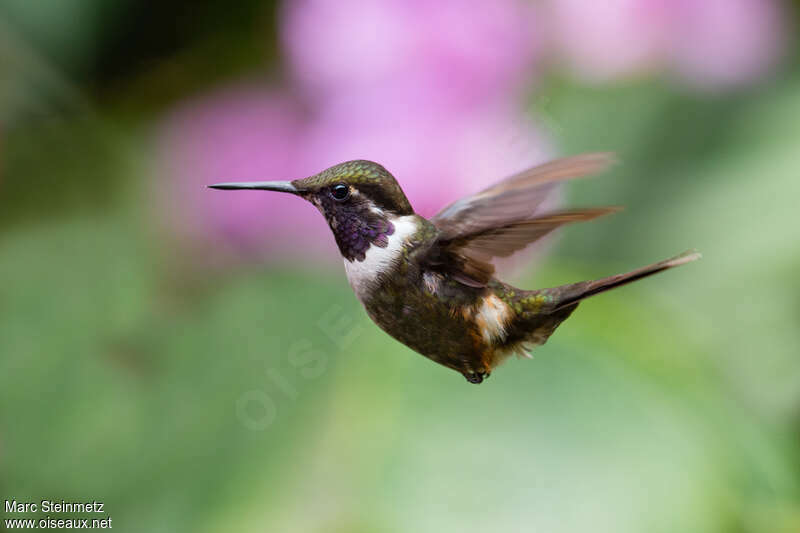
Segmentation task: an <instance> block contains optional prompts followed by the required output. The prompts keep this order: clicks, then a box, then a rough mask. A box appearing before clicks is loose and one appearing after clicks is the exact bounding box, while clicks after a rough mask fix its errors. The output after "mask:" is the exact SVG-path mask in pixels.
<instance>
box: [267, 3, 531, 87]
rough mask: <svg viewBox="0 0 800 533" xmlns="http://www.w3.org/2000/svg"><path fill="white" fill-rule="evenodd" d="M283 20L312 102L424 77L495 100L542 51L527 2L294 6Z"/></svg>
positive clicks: (288, 48)
mask: <svg viewBox="0 0 800 533" xmlns="http://www.w3.org/2000/svg"><path fill="white" fill-rule="evenodd" d="M283 15H284V16H283V19H282V20H283V24H282V26H281V30H282V35H283V42H284V43H285V46H284V48H285V50H286V53H287V55H288V59H289V64H290V66H291V69H292V71H293V73H294V76H295V77H296V79H297V80H298V81H299V82H300V85H301V86H302V87H303V88H304V89H305V90H306V91H308V92H310V93H311V94H312V95H313V96H314V98H325V97H327V96H328V95H333V96H341V95H342V94H344V93H348V92H352V91H357V92H368V91H371V90H373V88H374V87H376V86H377V87H383V86H386V85H388V84H392V83H397V82H400V83H402V82H403V81H404V80H413V79H417V78H420V77H421V78H425V79H428V80H435V81H436V83H437V84H438V85H440V86H441V87H444V88H449V89H450V90H451V91H454V92H459V93H460V94H459V98H461V99H464V100H475V99H480V98H492V97H493V96H496V95H498V94H503V93H507V92H508V91H509V90H510V88H511V87H515V86H518V85H519V84H520V83H521V82H522V81H524V80H525V78H526V76H528V75H529V74H530V72H531V68H530V67H531V65H532V63H533V61H534V58H535V52H536V49H537V38H536V31H535V17H534V16H533V11H532V8H531V6H530V4H529V3H527V2H525V1H523V0H495V1H493V2H485V1H481V0H440V1H438V2H422V1H420V0H377V1H372V2H360V1H357V0H294V1H291V2H287V4H286V8H285V10H284V14H283Z"/></svg>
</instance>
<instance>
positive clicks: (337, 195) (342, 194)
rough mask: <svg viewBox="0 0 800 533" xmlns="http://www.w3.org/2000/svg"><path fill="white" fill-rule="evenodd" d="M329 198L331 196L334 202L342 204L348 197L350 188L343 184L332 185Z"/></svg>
mask: <svg viewBox="0 0 800 533" xmlns="http://www.w3.org/2000/svg"><path fill="white" fill-rule="evenodd" d="M331 196H333V199H334V200H338V201H340V202H344V201H345V200H347V198H348V197H349V196H350V187H348V186H347V185H345V184H344V183H340V184H338V185H334V186H333V187H332V188H331Z"/></svg>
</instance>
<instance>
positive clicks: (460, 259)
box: [425, 207, 619, 287]
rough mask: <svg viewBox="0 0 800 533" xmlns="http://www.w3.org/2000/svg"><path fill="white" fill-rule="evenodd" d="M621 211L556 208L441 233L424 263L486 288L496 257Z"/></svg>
mask: <svg viewBox="0 0 800 533" xmlns="http://www.w3.org/2000/svg"><path fill="white" fill-rule="evenodd" d="M618 210H619V208H616V207H597V208H588V209H572V210H564V211H554V212H551V213H547V214H543V215H541V216H536V217H534V218H529V219H525V220H519V221H515V222H509V223H507V224H505V225H503V226H492V227H490V228H487V229H484V230H479V231H476V232H474V233H470V234H465V235H459V236H457V237H455V238H452V239H447V238H444V237H443V236H442V235H440V236H439V238H438V239H437V241H436V242H435V243H434V245H433V246H432V247H431V248H430V250H429V252H428V254H427V256H426V257H425V263H426V265H427V266H428V267H430V268H433V269H435V270H438V271H441V272H443V273H446V274H448V275H450V276H451V277H452V278H453V279H455V280H456V281H458V282H460V283H463V284H464V285H468V286H471V287H483V286H485V285H486V284H487V283H488V282H489V280H490V279H491V278H492V275H493V274H494V266H493V265H492V263H491V261H492V259H493V258H495V257H508V256H509V255H511V254H513V253H514V252H516V251H518V250H521V249H522V248H524V247H525V246H527V245H528V244H530V243H531V242H533V241H535V240H537V239H540V238H542V237H544V236H545V235H547V234H548V233H550V232H551V231H553V230H554V229H556V228H558V227H561V226H563V225H565V224H571V223H573V222H583V221H587V220H592V219H594V218H597V217H600V216H603V215H606V214H609V213H613V212H615V211H618Z"/></svg>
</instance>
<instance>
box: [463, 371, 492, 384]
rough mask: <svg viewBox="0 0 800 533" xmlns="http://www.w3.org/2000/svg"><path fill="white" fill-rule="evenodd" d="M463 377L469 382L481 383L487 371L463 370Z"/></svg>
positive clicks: (487, 375) (487, 374)
mask: <svg viewBox="0 0 800 533" xmlns="http://www.w3.org/2000/svg"><path fill="white" fill-rule="evenodd" d="M464 377H465V378H467V381H469V382H470V383H475V384H476V385H477V384H478V383H482V382H483V380H484V379H486V378H488V377H489V373H488V372H464Z"/></svg>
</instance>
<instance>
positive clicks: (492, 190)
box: [426, 153, 618, 287]
mask: <svg viewBox="0 0 800 533" xmlns="http://www.w3.org/2000/svg"><path fill="white" fill-rule="evenodd" d="M613 161H614V157H613V155H612V154H608V153H594V154H583V155H578V156H574V157H567V158H563V159H558V160H555V161H551V162H548V163H545V164H543V165H539V166H537V167H534V168H531V169H529V170H526V171H524V172H520V173H519V174H515V175H513V176H511V177H509V178H506V179H505V180H503V181H501V182H499V183H497V184H495V185H492V186H491V187H488V188H487V189H484V190H482V191H481V192H479V193H477V194H474V195H472V196H468V197H466V198H462V199H460V200H457V201H455V202H453V203H452V204H450V205H449V206H447V207H445V208H444V209H442V210H441V211H440V212H439V213H437V214H436V215H434V216H433V218H431V222H433V224H434V225H436V227H437V229H438V230H439V232H440V233H439V236H438V239H437V242H436V243H435V244H434V246H433V247H432V248H431V249H430V252H429V254H428V256H427V257H426V262H427V264H428V265H429V266H430V267H432V268H434V269H438V270H440V271H446V272H447V273H448V274H449V275H451V276H452V277H453V278H454V279H456V280H458V281H459V282H461V283H464V284H465V285H470V286H474V287H481V286H484V285H486V283H488V282H489V280H490V279H491V278H492V275H493V274H494V266H493V265H492V264H491V261H492V259H493V258H494V257H507V256H509V255H511V254H512V253H514V252H516V251H518V250H521V249H522V248H524V247H525V246H527V245H528V244H530V243H532V242H534V241H536V240H537V239H540V238H541V237H543V236H545V235H547V234H548V233H550V232H551V231H553V230H554V229H556V228H558V227H560V226H563V225H565V224H570V223H573V222H582V221H586V220H592V219H594V218H597V217H599V216H602V215H605V214H608V213H611V212H614V211H617V210H618V208H613V207H601V208H592V209H574V210H565V211H557V212H552V213H547V214H542V215H536V210H537V208H538V207H539V206H540V205H541V204H542V202H543V201H544V200H545V198H546V197H547V195H548V194H549V193H550V192H552V191H553V189H554V188H555V187H556V186H557V185H558V184H559V183H560V182H562V181H565V180H569V179H573V178H578V177H581V176H586V175H589V174H594V173H597V172H600V171H602V170H604V169H606V168H607V167H608V166H609V165H610V164H611V163H612V162H613Z"/></svg>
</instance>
